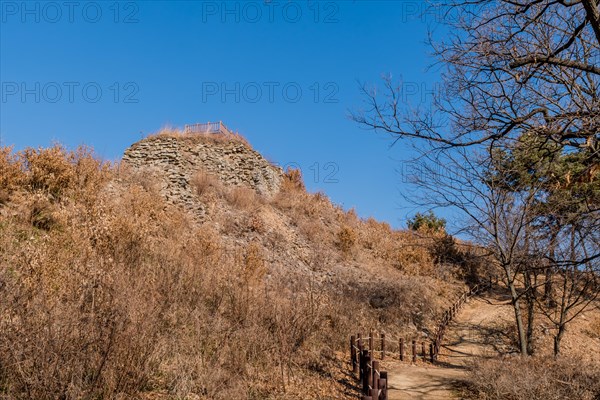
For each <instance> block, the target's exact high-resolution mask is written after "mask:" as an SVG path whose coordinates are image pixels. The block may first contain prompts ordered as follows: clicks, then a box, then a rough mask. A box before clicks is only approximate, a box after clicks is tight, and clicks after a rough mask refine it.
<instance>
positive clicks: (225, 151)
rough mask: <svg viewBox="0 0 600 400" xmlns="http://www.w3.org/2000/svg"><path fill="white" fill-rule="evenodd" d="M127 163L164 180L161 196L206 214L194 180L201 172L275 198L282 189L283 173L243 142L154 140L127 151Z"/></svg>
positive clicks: (141, 143)
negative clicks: (192, 182)
mask: <svg viewBox="0 0 600 400" xmlns="http://www.w3.org/2000/svg"><path fill="white" fill-rule="evenodd" d="M123 162H124V163H126V164H128V165H130V166H131V167H133V168H136V169H142V170H144V172H147V173H149V174H152V175H154V176H158V177H159V178H163V179H162V182H161V185H162V186H161V193H162V194H163V195H164V196H166V198H167V200H168V201H169V202H171V203H174V204H182V205H183V206H184V207H185V208H187V209H190V210H192V211H196V212H199V213H200V214H203V210H202V205H201V204H200V203H199V202H198V201H197V200H196V199H195V196H196V195H195V194H194V192H193V189H192V187H191V185H190V179H191V178H192V176H193V175H194V174H195V173H197V172H198V171H199V170H204V171H205V172H207V173H210V174H212V175H214V176H215V177H217V178H218V179H219V180H221V182H223V183H224V184H225V185H229V186H246V187H249V188H251V189H254V190H255V191H256V192H257V193H259V194H260V195H263V196H265V197H272V196H273V195H275V194H276V193H277V192H279V188H280V185H281V181H282V177H283V171H282V169H281V168H279V167H276V166H274V165H272V164H271V163H270V162H269V161H267V160H266V159H265V158H264V157H263V156H262V155H261V154H260V153H258V152H257V151H255V150H253V149H251V148H250V147H249V146H248V145H246V144H244V143H243V142H241V141H240V140H226V139H221V140H211V139H210V138H201V137H197V136H188V137H186V136H182V137H171V136H154V137H149V138H146V139H143V140H141V141H139V142H137V143H134V144H133V145H132V146H131V147H129V148H128V149H127V150H125V154H124V155H123Z"/></svg>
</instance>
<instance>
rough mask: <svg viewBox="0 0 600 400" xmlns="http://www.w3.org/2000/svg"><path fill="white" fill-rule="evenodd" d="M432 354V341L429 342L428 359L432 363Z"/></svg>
mask: <svg viewBox="0 0 600 400" xmlns="http://www.w3.org/2000/svg"><path fill="white" fill-rule="evenodd" d="M433 360H434V354H433V343H429V361H430V362H431V363H432V364H433Z"/></svg>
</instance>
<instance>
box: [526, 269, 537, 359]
mask: <svg viewBox="0 0 600 400" xmlns="http://www.w3.org/2000/svg"><path fill="white" fill-rule="evenodd" d="M523 276H524V278H525V286H526V287H525V290H527V294H526V296H525V299H526V300H527V333H526V336H527V354H528V355H532V354H533V329H534V323H535V298H536V295H537V293H536V288H535V278H534V281H533V282H532V280H531V273H530V272H528V271H525V272H524V273H523Z"/></svg>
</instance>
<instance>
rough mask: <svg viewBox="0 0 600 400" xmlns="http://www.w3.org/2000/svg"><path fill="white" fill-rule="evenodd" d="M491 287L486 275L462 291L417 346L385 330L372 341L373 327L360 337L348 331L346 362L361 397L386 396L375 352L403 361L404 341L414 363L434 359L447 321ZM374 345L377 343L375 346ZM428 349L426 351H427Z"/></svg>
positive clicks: (382, 398) (380, 399)
mask: <svg viewBox="0 0 600 400" xmlns="http://www.w3.org/2000/svg"><path fill="white" fill-rule="evenodd" d="M491 287H492V280H491V279H490V280H489V282H488V281H486V282H485V283H482V284H477V285H475V286H473V287H471V288H470V289H469V290H468V291H467V292H465V293H463V294H462V295H461V296H460V297H459V298H458V299H457V300H456V301H455V302H454V303H453V304H452V305H451V306H450V307H448V309H447V310H446V311H444V313H443V317H442V320H441V322H440V324H439V325H438V329H437V332H436V334H435V336H434V337H433V338H431V339H430V341H429V343H428V344H427V343H426V342H425V341H421V343H420V344H421V345H420V349H417V345H418V343H417V339H415V338H410V340H409V342H406V340H405V338H402V337H399V338H394V337H392V336H390V335H388V334H386V333H385V332H379V336H378V339H379V340H378V342H379V343H377V344H376V341H375V338H376V337H377V333H376V332H375V331H374V330H373V329H370V330H369V336H368V337H364V336H363V335H362V334H361V333H357V334H356V335H352V336H351V337H350V365H351V368H352V372H353V374H355V375H357V378H358V380H359V382H360V386H361V392H362V399H370V400H387V391H388V390H387V381H388V380H387V379H388V376H387V372H385V371H381V370H380V363H379V361H378V360H376V357H377V354H379V357H378V358H379V359H380V360H385V357H386V353H387V352H389V354H398V358H399V359H400V361H404V355H405V345H409V346H410V350H407V352H411V353H410V354H409V356H407V359H408V360H407V361H411V362H413V363H416V362H417V360H419V362H421V361H420V360H422V361H423V362H431V363H434V362H435V361H436V360H437V358H438V355H439V353H440V348H441V345H442V341H443V339H444V334H445V332H446V329H447V326H448V324H450V322H452V320H453V319H454V317H456V315H457V314H458V312H459V311H460V309H461V307H462V306H463V305H464V304H465V303H466V302H467V300H468V299H469V298H470V297H472V296H474V295H476V294H479V293H481V292H483V291H484V290H489V289H490V288H491ZM367 339H368V341H369V342H368V348H367V346H365V340H367ZM396 343H397V345H398V347H397V348H396V347H395V346H396ZM376 347H379V350H377V349H376ZM419 350H420V351H419ZM428 350H429V353H427V351H428ZM396 351H397V353H396ZM419 353H420V354H419ZM409 357H410V358H409Z"/></svg>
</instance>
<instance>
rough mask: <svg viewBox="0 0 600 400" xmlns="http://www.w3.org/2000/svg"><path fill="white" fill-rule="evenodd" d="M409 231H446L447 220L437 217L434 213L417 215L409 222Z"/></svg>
mask: <svg viewBox="0 0 600 400" xmlns="http://www.w3.org/2000/svg"><path fill="white" fill-rule="evenodd" d="M407 226H408V229H411V230H413V231H420V230H425V231H433V232H436V231H444V230H445V229H446V220H445V219H443V218H439V217H437V216H436V215H435V214H434V213H433V211H429V212H427V213H424V214H422V213H416V214H415V216H414V217H413V218H410V219H409V220H408V222H407Z"/></svg>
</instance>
